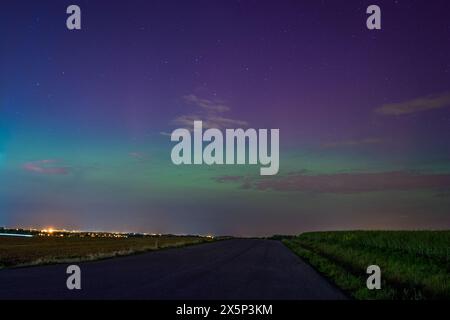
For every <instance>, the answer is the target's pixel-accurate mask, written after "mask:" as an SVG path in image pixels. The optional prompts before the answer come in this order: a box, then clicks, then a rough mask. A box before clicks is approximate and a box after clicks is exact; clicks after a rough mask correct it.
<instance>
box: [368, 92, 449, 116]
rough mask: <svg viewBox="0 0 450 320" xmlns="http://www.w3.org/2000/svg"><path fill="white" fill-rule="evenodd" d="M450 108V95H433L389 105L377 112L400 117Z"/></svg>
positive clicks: (378, 109)
mask: <svg viewBox="0 0 450 320" xmlns="http://www.w3.org/2000/svg"><path fill="white" fill-rule="evenodd" d="M448 106H450V93H444V94H441V95H432V96H427V97H421V98H417V99H413V100H408V101H404V102H399V103H388V104H384V105H382V106H381V107H379V108H377V109H375V112H376V113H378V114H381V115H385V116H400V115H405V114H412V113H417V112H422V111H427V110H433V109H440V108H445V107H448Z"/></svg>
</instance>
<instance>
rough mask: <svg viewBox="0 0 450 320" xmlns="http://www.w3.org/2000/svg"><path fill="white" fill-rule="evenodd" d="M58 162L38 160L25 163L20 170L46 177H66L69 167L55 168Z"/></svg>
mask: <svg viewBox="0 0 450 320" xmlns="http://www.w3.org/2000/svg"><path fill="white" fill-rule="evenodd" d="M57 162H58V160H53V159H49V160H39V161H32V162H27V163H25V164H24V165H23V166H22V168H23V169H24V170H25V171H28V172H34V173H39V174H46V175H67V174H69V173H70V167H62V166H56V164H57Z"/></svg>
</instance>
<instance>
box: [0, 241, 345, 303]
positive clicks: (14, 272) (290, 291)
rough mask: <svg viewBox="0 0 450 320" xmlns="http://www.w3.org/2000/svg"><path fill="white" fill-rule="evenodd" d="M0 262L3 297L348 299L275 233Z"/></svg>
mask: <svg viewBox="0 0 450 320" xmlns="http://www.w3.org/2000/svg"><path fill="white" fill-rule="evenodd" d="M78 265H79V266H80V268H81V279H82V280H81V286H82V289H81V290H73V291H70V290H68V289H67V287H66V279H67V277H68V275H67V274H66V268H67V266H68V264H61V265H51V266H39V267H29V268H19V269H5V270H0V299H183V300H185V299H188V300H193V299H218V300H221V299H289V300H294V299H295V300H296V299H345V296H344V295H343V294H342V293H341V292H340V291H339V290H338V289H336V288H335V287H334V286H332V285H330V284H329V283H328V282H327V281H326V280H325V279H324V278H323V277H322V276H320V275H319V274H318V273H317V272H315V271H314V270H313V269H312V268H311V267H310V266H309V265H307V264H306V263H305V262H303V261H302V260H301V259H300V258H299V257H297V256H296V255H295V254H294V253H292V252H291V251H290V250H289V249H287V248H286V247H285V246H284V245H283V244H282V243H280V242H278V241H271V240H256V239H233V240H226V241H219V242H214V243H207V244H201V245H194V246H189V247H185V248H178V249H168V250H161V251H155V252H149V253H144V254H139V255H133V256H127V257H120V258H114V259H107V260H101V261H93V262H85V263H79V264H78Z"/></svg>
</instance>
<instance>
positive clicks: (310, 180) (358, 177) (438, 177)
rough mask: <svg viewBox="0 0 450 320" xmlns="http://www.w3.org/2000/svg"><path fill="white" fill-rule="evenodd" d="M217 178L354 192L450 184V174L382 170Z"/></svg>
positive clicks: (277, 186) (287, 187) (275, 186)
mask: <svg viewBox="0 0 450 320" xmlns="http://www.w3.org/2000/svg"><path fill="white" fill-rule="evenodd" d="M214 180H215V181H217V182H220V183H224V182H234V183H241V184H242V183H243V182H245V185H241V187H246V188H248V187H249V185H250V188H252V189H256V190H275V191H281V192H283V191H290V192H293V191H298V192H313V193H335V194H354V193H362V192H376V191H410V190H419V189H433V190H434V189H439V190H441V189H446V188H450V174H417V173H411V172H404V171H393V172H379V173H338V174H322V175H306V174H293V175H286V176H282V177H276V178H253V179H252V180H251V181H249V178H248V177H241V178H238V177H237V176H222V177H216V178H214Z"/></svg>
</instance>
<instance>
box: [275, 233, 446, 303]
mask: <svg viewBox="0 0 450 320" xmlns="http://www.w3.org/2000/svg"><path fill="white" fill-rule="evenodd" d="M282 241H283V242H284V243H285V245H286V246H287V247H289V248H290V249H291V250H292V251H293V252H295V253H296V254H297V255H299V256H301V257H302V258H304V259H305V260H306V261H308V262H309V263H310V264H311V265H312V266H313V267H314V268H316V269H317V270H318V271H319V272H320V273H322V274H323V275H325V276H326V277H328V278H329V279H330V280H331V281H332V282H334V283H335V284H336V285H337V286H338V287H340V288H341V289H342V290H344V291H345V292H346V293H347V294H348V295H350V296H351V297H353V298H355V299H363V300H365V299H388V300H393V299H396V300H397V299H402V300H411V299H413V300H422V299H449V298H450V231H340V232H311V233H304V234H301V235H299V236H297V237H293V238H289V239H283V240H282ZM373 264H374V265H378V266H380V268H381V279H382V289H381V290H368V289H367V287H366V280H367V277H368V276H369V275H368V274H366V269H367V267H368V266H369V265H373Z"/></svg>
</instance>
